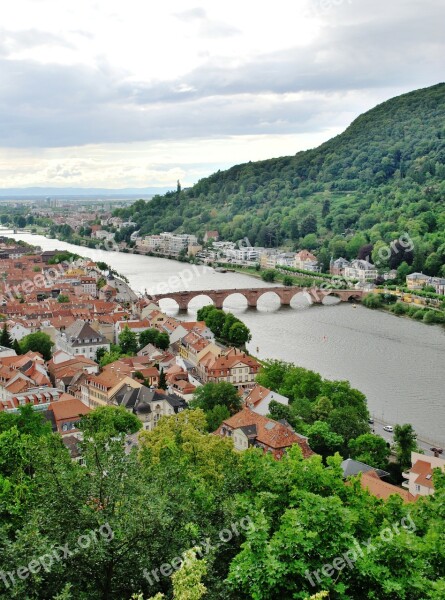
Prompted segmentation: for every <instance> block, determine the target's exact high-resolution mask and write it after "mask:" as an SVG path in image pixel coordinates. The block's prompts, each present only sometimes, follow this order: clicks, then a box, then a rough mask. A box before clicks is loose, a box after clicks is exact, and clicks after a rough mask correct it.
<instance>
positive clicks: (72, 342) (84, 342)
mask: <svg viewBox="0 0 445 600" xmlns="http://www.w3.org/2000/svg"><path fill="white" fill-rule="evenodd" d="M56 348H57V350H63V351H64V352H66V353H67V354H70V355H71V356H85V357H86V358H90V359H91V360H95V358H96V352H97V351H98V350H99V348H104V349H105V351H106V352H108V351H109V350H110V344H109V343H108V341H107V339H106V337H105V336H103V335H102V334H100V333H98V332H97V331H95V330H94V329H93V328H92V327H91V325H90V324H89V323H86V322H85V321H81V320H78V321H76V322H75V323H73V324H72V325H71V326H70V327H68V328H67V329H66V331H65V332H63V333H60V334H59V335H58V336H57V338H56Z"/></svg>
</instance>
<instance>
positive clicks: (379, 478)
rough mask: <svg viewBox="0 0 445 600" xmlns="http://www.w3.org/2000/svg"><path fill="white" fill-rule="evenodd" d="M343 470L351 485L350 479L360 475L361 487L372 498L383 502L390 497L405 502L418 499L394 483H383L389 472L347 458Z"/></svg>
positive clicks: (343, 463)
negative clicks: (396, 497)
mask: <svg viewBox="0 0 445 600" xmlns="http://www.w3.org/2000/svg"><path fill="white" fill-rule="evenodd" d="M341 468H342V470H343V478H344V479H345V480H348V481H347V482H346V484H347V485H349V477H356V476H357V475H360V485H361V487H362V488H363V489H364V490H367V491H368V492H369V493H370V494H371V495H372V496H375V497H376V498H380V499H381V500H387V499H388V498H389V497H390V496H399V497H400V498H402V500H403V502H405V503H408V502H415V500H416V497H415V496H413V495H412V494H410V493H409V491H407V490H404V489H402V488H400V487H398V486H396V485H392V483H388V482H387V481H383V479H385V478H386V477H388V476H389V473H388V472H387V471H383V470H382V469H375V468H374V467H371V465H367V464H366V463H362V462H360V461H359V460H353V459H352V458H347V459H346V460H344V461H343V462H342V464H341Z"/></svg>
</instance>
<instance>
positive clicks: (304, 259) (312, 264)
mask: <svg viewBox="0 0 445 600" xmlns="http://www.w3.org/2000/svg"><path fill="white" fill-rule="evenodd" d="M294 267H295V268H296V269H302V270H304V271H312V272H314V273H317V272H318V271H319V270H320V268H319V266H318V261H317V257H316V256H314V255H313V254H312V253H311V252H309V250H301V251H300V252H297V254H296V255H295V258H294Z"/></svg>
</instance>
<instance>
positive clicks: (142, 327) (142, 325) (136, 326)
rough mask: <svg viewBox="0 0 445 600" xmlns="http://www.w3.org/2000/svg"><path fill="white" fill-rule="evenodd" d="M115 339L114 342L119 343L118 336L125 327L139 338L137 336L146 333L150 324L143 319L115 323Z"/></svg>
mask: <svg viewBox="0 0 445 600" xmlns="http://www.w3.org/2000/svg"><path fill="white" fill-rule="evenodd" d="M115 327H116V338H115V342H116V343H118V342H119V336H120V334H121V333H122V332H123V331H124V329H125V328H126V327H128V329H129V330H130V331H132V332H133V333H135V334H136V336H138V337H139V334H140V333H142V332H143V331H146V330H147V329H149V328H150V323H149V322H148V320H147V319H144V320H142V321H130V320H128V321H118V322H117V323H116V326H115Z"/></svg>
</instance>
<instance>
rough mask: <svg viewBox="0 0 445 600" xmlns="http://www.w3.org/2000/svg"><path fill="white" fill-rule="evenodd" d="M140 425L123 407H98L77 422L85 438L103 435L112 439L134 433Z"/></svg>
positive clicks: (134, 416)
mask: <svg viewBox="0 0 445 600" xmlns="http://www.w3.org/2000/svg"><path fill="white" fill-rule="evenodd" d="M141 427H142V423H141V422H140V421H139V419H138V418H137V417H136V415H134V414H133V413H131V412H129V411H128V410H126V409H125V408H124V407H123V406H99V407H98V408H96V409H95V410H93V411H91V412H90V413H88V414H87V415H84V416H83V417H82V418H81V420H80V422H79V429H80V430H81V431H83V433H84V435H85V436H93V437H94V436H97V435H104V436H106V437H113V436H116V435H119V434H131V433H136V431H139V429H141Z"/></svg>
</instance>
